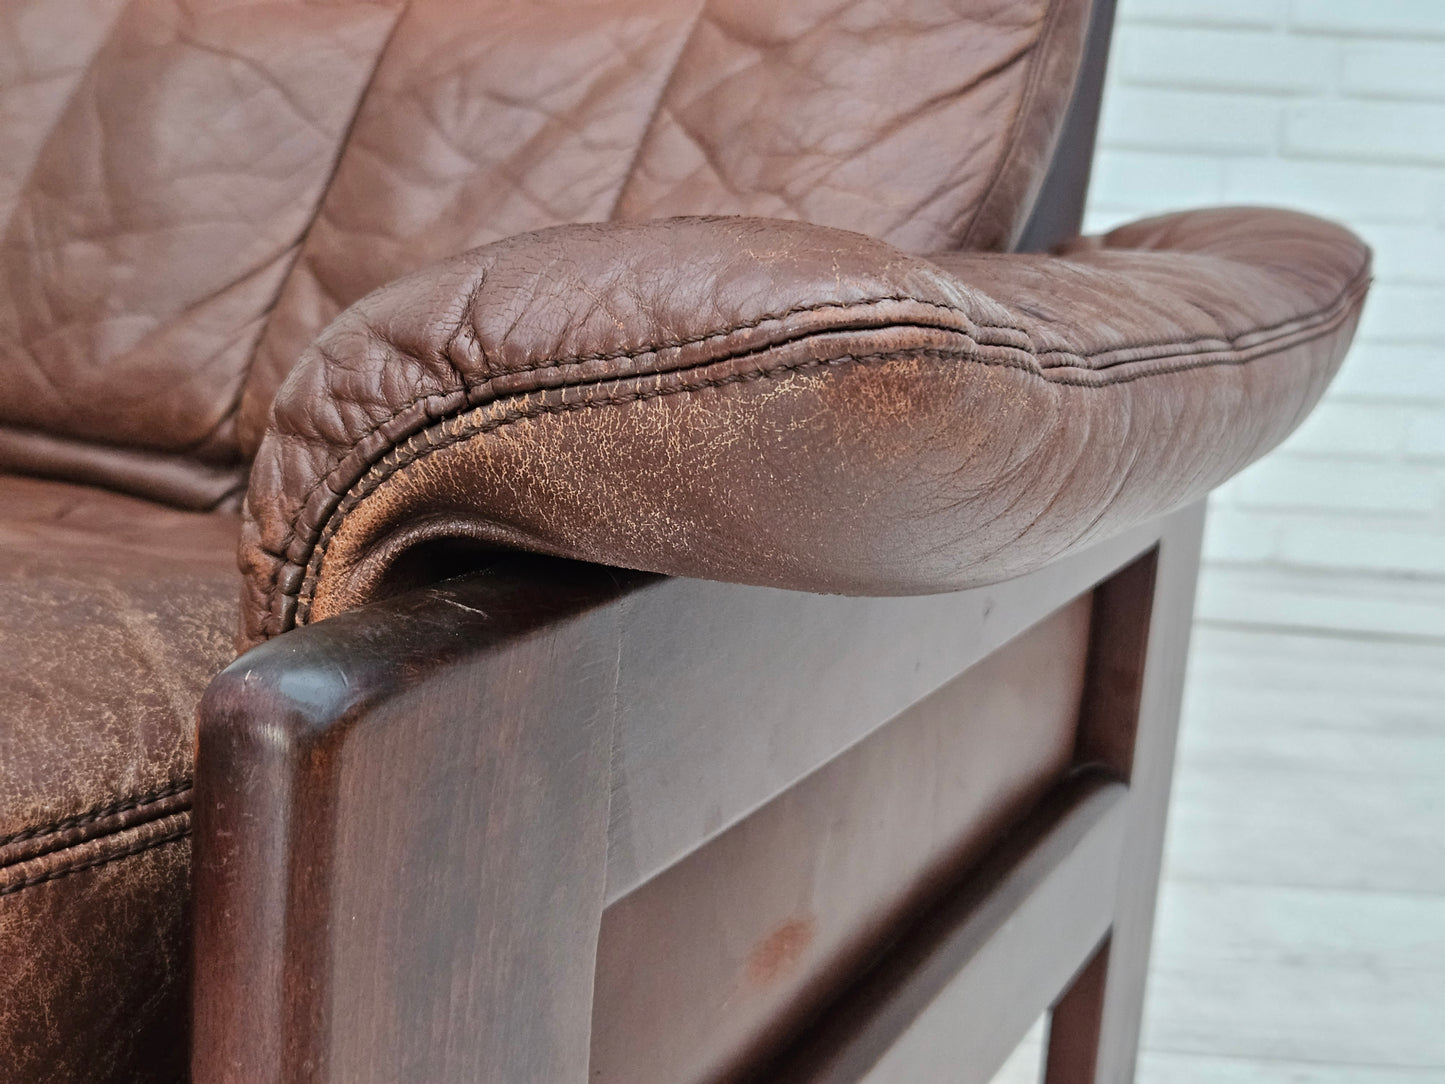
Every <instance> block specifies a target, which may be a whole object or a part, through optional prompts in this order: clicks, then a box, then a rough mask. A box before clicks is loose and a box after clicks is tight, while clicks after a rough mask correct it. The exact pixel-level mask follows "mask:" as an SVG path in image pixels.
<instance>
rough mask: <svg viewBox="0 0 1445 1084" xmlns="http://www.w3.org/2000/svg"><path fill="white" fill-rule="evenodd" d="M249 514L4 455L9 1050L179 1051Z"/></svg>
mask: <svg viewBox="0 0 1445 1084" xmlns="http://www.w3.org/2000/svg"><path fill="white" fill-rule="evenodd" d="M238 527H239V524H238V521H237V518H236V517H235V516H234V515H231V514H227V513H205V514H202V513H188V512H178V511H173V510H170V509H166V508H162V507H160V506H158V505H152V504H150V503H148V502H145V501H141V500H136V499H133V498H130V497H124V496H119V495H116V494H112V493H107V492H105V491H102V490H95V489H88V488H84V487H80V486H73V485H68V484H64V483H59V482H45V481H37V480H32V479H26V478H17V477H11V476H5V475H0V600H3V606H0V659H3V665H0V1065H4V1066H5V1068H6V1076H7V1079H12V1080H45V1081H70V1080H77V1081H79V1080H84V1081H87V1082H96V1081H109V1080H125V1081H135V1080H153V1079H154V1080H175V1079H177V1078H179V1077H181V1076H182V1075H183V1072H184V1064H185V1056H186V1049H185V1046H186V1044H185V1034H186V1032H185V1019H186V1011H187V1005H186V997H185V981H184V980H185V976H186V973H187V970H188V966H189V947H188V943H187V932H186V925H187V923H186V911H187V896H188V878H189V858H190V843H189V839H188V834H189V831H190V779H191V767H192V762H193V755H194V753H193V743H194V734H195V728H194V718H195V705H196V703H197V701H198V700H199V699H200V695H201V692H202V691H203V690H204V688H205V686H206V684H207V683H208V681H209V680H210V678H211V676H212V675H213V674H214V673H215V672H216V671H218V670H219V669H221V667H223V666H224V665H225V664H226V662H228V661H229V660H230V658H231V655H232V652H231V650H230V645H229V640H230V632H231V628H232V625H233V622H234V615H235V607H236V592H237V574H236V568H235V547H236V537H237V532H238Z"/></svg>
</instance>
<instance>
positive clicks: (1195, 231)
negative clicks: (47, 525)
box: [239, 209, 1369, 648]
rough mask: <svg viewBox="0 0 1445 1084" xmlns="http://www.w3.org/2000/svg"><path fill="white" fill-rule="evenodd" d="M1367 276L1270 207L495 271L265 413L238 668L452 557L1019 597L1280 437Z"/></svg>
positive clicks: (603, 248)
mask: <svg viewBox="0 0 1445 1084" xmlns="http://www.w3.org/2000/svg"><path fill="white" fill-rule="evenodd" d="M1368 276H1369V251H1368V249H1366V248H1365V246H1364V245H1363V244H1362V243H1361V242H1360V241H1359V240H1358V239H1357V238H1355V237H1354V236H1353V235H1352V234H1350V233H1349V232H1348V231H1346V230H1344V229H1342V228H1341V227H1338V226H1335V225H1333V224H1330V223H1327V222H1323V221H1321V220H1319V219H1315V218H1310V217H1308V216H1305V215H1299V214H1294V213H1291V212H1285V211H1270V210H1259V209H1236V210H1222V211H1202V212H1194V213H1187V214H1181V215H1174V216H1165V217H1162V218H1159V219H1154V220H1149V221H1145V222H1140V223H1136V224H1133V225H1131V226H1125V227H1123V228H1121V229H1118V230H1116V231H1114V232H1113V233H1111V234H1109V235H1108V236H1106V237H1103V238H1096V239H1086V240H1082V241H1079V242H1076V243H1075V244H1074V245H1072V246H1071V247H1070V248H1069V249H1068V251H1066V252H1064V253H1062V254H1059V255H1002V254H988V253H977V252H973V253H968V252H959V253H949V254H945V255H938V256H935V257H934V258H932V259H923V258H920V257H913V256H908V255H906V254H904V253H903V252H901V251H899V250H898V249H896V248H893V247H892V246H889V245H887V244H885V243H883V242H881V241H877V240H872V239H869V238H866V237H862V236H860V235H856V234H850V233H844V232H842V231H837V230H832V229H827V228H824V227H819V226H812V225H803V224H798V223H790V222H783V221H778V220H768V219H744V218H721V219H680V220H671V221H663V222H655V223H648V224H638V225H610V226H573V227H563V228H559V229H554V230H550V231H543V232H541V233H537V234H532V235H524V236H520V237H515V238H511V239H509V240H507V241H503V242H500V243H497V244H495V245H490V246H486V247H483V248H480V249H477V250H476V251H474V252H471V253H468V254H466V255H464V256H461V257H457V258H455V259H452V260H449V261H444V262H443V263H440V264H438V265H436V266H435V267H433V268H431V269H428V270H426V271H423V272H419V273H417V274H415V275H412V276H409V277H407V278H404V279H402V280H400V281H398V282H396V283H393V284H392V285H391V286H388V287H387V288H386V289H384V290H381V291H378V292H376V293H374V294H372V295H371V296H369V297H368V298H366V299H365V300H364V301H362V302H361V303H359V304H357V305H356V306H354V307H353V308H352V309H350V310H348V312H347V313H346V314H345V315H344V316H343V317H341V318H340V319H339V320H337V321H336V322H335V323H334V324H333V325H332V326H331V327H330V328H329V329H328V330H327V332H326V333H325V334H324V335H322V336H321V338H320V339H319V340H318V341H317V343H316V344H315V346H313V347H312V348H311V349H310V350H309V351H308V352H307V353H306V355H305V356H304V357H303V359H302V361H301V362H300V363H299V365H298V368H297V370H296V371H295V372H294V373H293V374H292V377H291V379H290V380H289V381H288V382H287V384H286V385H285V387H284V388H283V389H282V391H281V393H280V395H279V397H278V400H277V403H276V410H275V420H274V428H273V429H272V430H271V431H270V432H269V433H268V435H267V437H266V439H265V441H264V442H263V444H262V447H261V450H260V453H259V455H258V456H257V459H256V463H255V465H254V468H253V472H252V479H251V488H250V492H249V495H248V498H247V509H248V514H247V521H246V526H245V533H244V536H243V543H242V551H241V555H242V556H241V559H242V566H243V571H244V573H245V577H246V582H245V596H244V602H243V610H242V625H241V632H240V637H239V643H240V646H241V647H243V648H244V647H246V646H249V645H251V644H254V643H256V642H257V641H259V640H261V639H264V638H266V637H268V636H274V635H276V634H278V633H280V632H284V631H286V629H288V628H290V627H292V626H293V625H294V624H297V623H304V622H306V621H308V620H316V619H319V618H322V617H325V616H328V615H330V614H333V613H336V612H338V611H340V610H343V609H347V608H350V607H352V606H356V605H359V604H361V603H362V602H364V601H366V600H367V599H368V598H372V597H375V596H376V595H377V594H378V593H381V592H384V591H385V590H386V589H387V581H388V575H389V571H390V569H391V567H392V566H393V564H394V563H395V561H396V559H397V558H398V557H399V556H400V555H401V554H402V553H404V552H407V551H408V550H410V549H412V548H414V547H417V546H419V545H424V544H426V543H432V542H436V541H438V540H446V539H468V540H472V541H474V542H478V543H481V544H484V545H496V546H509V547H521V548H525V549H531V550H538V551H542V552H546V553H552V554H557V555H561V556H566V557H574V558H580V559H583V560H589V561H598V562H601V563H605V564H612V565H620V566H624V567H629V568H641V569H646V570H650V571H657V572H666V573H672V574H680V575H687V576H699V577H704V578H711V579H721V580H735V581H739V582H745V583H758V584H767V585H772V586H779V587H787V588H796V589H801V590H809V591H825V592H843V593H855V594H901V593H918V592H930V591H940V590H948V589H954V588H960V587H967V586H972V585H978V584H982V583H988V582H993V581H997V580H1000V579H1005V578H1008V577H1012V576H1017V575H1021V574H1023V573H1026V572H1028V571H1031V570H1032V569H1035V568H1038V567H1040V566H1042V565H1044V564H1046V563H1048V562H1049V561H1052V560H1054V559H1055V558H1057V557H1059V556H1061V555H1062V554H1064V553H1066V552H1068V551H1070V550H1072V549H1074V548H1076V547H1079V546H1082V545H1086V544H1087V543H1089V542H1090V541H1093V540H1096V539H1101V538H1103V537H1106V536H1108V535H1109V534H1111V533H1113V532H1116V531H1119V530H1122V529H1124V528H1125V527H1127V526H1129V525H1132V524H1134V523H1137V522H1139V521H1141V520H1144V519H1146V518H1148V517H1150V516H1154V515H1158V514H1161V513H1164V512H1166V511H1169V510H1171V509H1173V508H1176V507H1179V506H1181V505H1183V504H1185V503H1187V502H1189V501H1192V500H1196V499H1198V498H1200V497H1202V496H1203V495H1204V494H1205V493H1207V492H1208V491H1209V489H1211V488H1212V487H1213V486H1215V485H1217V484H1219V483H1220V482H1222V481H1224V480H1225V479H1226V478H1228V477H1230V476H1231V475H1232V474H1234V473H1235V472H1237V471H1238V470H1240V469H1241V468H1242V467H1244V466H1245V465H1246V464H1247V463H1249V462H1251V461H1252V460H1253V459H1255V458H1257V457H1258V456H1260V455H1262V454H1263V453H1264V452H1265V451H1267V450H1268V449H1270V448H1272V447H1273V446H1274V445H1275V444H1277V443H1278V442H1279V441H1280V440H1282V439H1283V438H1284V437H1285V436H1286V435H1287V434H1288V433H1289V432H1290V431H1291V430H1292V429H1293V428H1294V427H1295V425H1297V424H1298V423H1299V422H1300V421H1301V420H1302V419H1303V418H1304V416H1305V414H1306V413H1307V412H1308V411H1309V409H1310V408H1311V407H1312V406H1313V405H1314V403H1315V402H1316V401H1317V400H1318V398H1319V396H1320V395H1321V394H1322V393H1323V391H1324V388H1325V386H1326V384H1327V383H1328V381H1329V379H1330V377H1331V375H1332V374H1333V373H1334V371H1335V369H1336V368H1337V366H1338V365H1339V363H1340V361H1341V360H1342V358H1343V356H1344V351H1345V348H1346V346H1347V345H1348V343H1349V341H1350V337H1351V335H1352V334H1353V330H1354V327H1355V323H1356V320H1357V318H1358V315H1359V309H1360V305H1361V303H1362V301H1363V298H1364V293H1365V290H1366V287H1367V285H1368Z"/></svg>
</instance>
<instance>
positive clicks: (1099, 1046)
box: [1045, 504, 1204, 1084]
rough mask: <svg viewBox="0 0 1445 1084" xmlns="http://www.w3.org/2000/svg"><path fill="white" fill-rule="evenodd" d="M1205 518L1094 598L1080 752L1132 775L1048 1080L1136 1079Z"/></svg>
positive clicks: (1055, 1031)
mask: <svg viewBox="0 0 1445 1084" xmlns="http://www.w3.org/2000/svg"><path fill="white" fill-rule="evenodd" d="M1203 526H1204V507H1203V505H1202V504H1200V505H1198V506H1195V507H1194V508H1191V509H1189V510H1187V511H1186V512H1184V513H1181V514H1179V515H1176V516H1175V517H1173V520H1172V522H1171V523H1170V524H1169V525H1168V527H1167V529H1166V531H1165V533H1164V535H1163V537H1162V538H1161V540H1160V543H1159V546H1158V548H1157V549H1156V550H1155V551H1154V552H1153V553H1152V554H1150V555H1148V556H1146V557H1143V558H1141V559H1140V560H1139V561H1137V562H1135V564H1133V565H1132V566H1130V567H1129V568H1128V569H1125V570H1124V571H1123V572H1121V573H1120V574H1119V575H1117V576H1115V577H1114V578H1113V579H1112V580H1110V581H1109V582H1108V583H1107V584H1105V585H1103V586H1102V587H1101V588H1100V589H1099V591H1098V593H1097V595H1096V597H1095V603H1094V607H1095V608H1094V634H1093V649H1092V654H1091V658H1090V681H1089V686H1088V688H1087V689H1086V692H1085V699H1084V710H1083V717H1082V719H1081V723H1080V737H1079V749H1078V759H1079V761H1080V762H1083V763H1097V764H1102V765H1103V766H1105V767H1107V768H1109V769H1110V770H1111V771H1113V772H1116V773H1117V774H1118V775H1119V776H1120V777H1121V778H1123V779H1125V780H1127V781H1128V783H1129V792H1130V793H1129V810H1128V824H1127V827H1126V829H1125V838H1124V851H1123V859H1122V862H1121V864H1120V879H1119V887H1118V894H1117V897H1116V902H1115V913H1114V920H1113V924H1112V927H1111V929H1110V933H1109V936H1108V937H1107V938H1106V939H1105V941H1104V942H1103V944H1102V945H1100V947H1099V949H1098V951H1097V952H1096V953H1095V955H1094V956H1093V958H1092V959H1091V960H1090V962H1089V963H1088V964H1087V965H1086V966H1085V967H1084V969H1083V970H1082V971H1081V972H1080V973H1079V974H1078V976H1076V978H1075V979H1074V982H1073V984H1072V985H1071V986H1070V987H1069V989H1068V990H1067V991H1066V992H1065V994H1064V996H1063V997H1062V998H1061V999H1060V1000H1059V1001H1058V1003H1057V1004H1056V1005H1055V1006H1054V1010H1053V1019H1052V1023H1051V1026H1050V1030H1049V1049H1048V1062H1047V1068H1046V1075H1045V1080H1046V1082H1047V1084H1127V1082H1128V1081H1131V1080H1132V1079H1133V1078H1134V1067H1135V1061H1136V1058H1137V1053H1138V1047H1139V1035H1140V1024H1141V1021H1142V1017H1143V1009H1144V986H1145V978H1146V975H1147V972H1148V966H1149V948H1150V941H1151V939H1152V937H1153V932H1154V905H1155V901H1156V898H1157V895H1158V885H1159V872H1160V866H1161V860H1162V856H1163V847H1164V827H1165V817H1166V813H1167V811H1168V805H1169V788H1170V782H1171V779H1172V775H1173V770H1174V749H1175V741H1176V737H1177V733H1178V725H1179V709H1180V702H1181V699H1182V696H1183V690H1184V667H1185V658H1186V655H1187V653H1188V648H1189V627H1190V621H1191V619H1192V617H1193V611H1194V587H1195V581H1196V579H1197V576H1198V568H1199V545H1200V536H1201V533H1202V531H1203Z"/></svg>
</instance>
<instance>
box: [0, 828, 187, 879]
mask: <svg viewBox="0 0 1445 1084" xmlns="http://www.w3.org/2000/svg"><path fill="white" fill-rule="evenodd" d="M173 816H174V818H175V824H174V826H173V827H171V828H170V829H169V830H168V831H166V832H163V833H162V834H160V835H158V836H150V837H142V838H140V839H137V840H135V841H134V842H133V843H131V844H129V845H127V846H125V847H123V848H121V849H120V850H118V851H111V852H108V853H106V852H102V853H100V854H96V855H92V856H91V857H89V858H86V859H82V860H77V861H74V862H72V863H70V864H64V865H58V866H53V867H51V868H50V869H46V870H44V871H42V872H40V873H35V874H32V875H30V876H28V877H22V878H21V879H20V880H18V881H15V882H13V883H12V884H7V885H0V897H4V896H9V895H13V894H14V893H16V892H20V891H23V890H24V889H27V888H33V887H34V886H36V885H41V884H47V883H49V882H50V881H58V880H60V879H61V878H62V877H69V876H70V875H71V874H73V873H83V872H84V871H86V870H90V869H96V868H98V867H100V866H107V865H110V863H112V862H118V861H120V860H121V859H124V858H132V857H134V856H135V855H138V854H144V853H145V852H146V851H151V850H154V849H156V848H157V847H163V846H165V845H166V844H167V843H174V842H176V841H177V840H181V839H184V838H186V837H187V836H189V835H190V834H191V814H190V810H185V811H183V812H180V813H176V814H173ZM148 823H154V822H148ZM116 834H119V833H116ZM101 838H104V837H101ZM52 853H55V852H52ZM23 864H24V863H17V864H16V865H15V866H10V867H8V868H10V869H15V868H17V867H18V866H19V865H23Z"/></svg>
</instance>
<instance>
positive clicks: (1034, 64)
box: [958, 0, 1068, 248]
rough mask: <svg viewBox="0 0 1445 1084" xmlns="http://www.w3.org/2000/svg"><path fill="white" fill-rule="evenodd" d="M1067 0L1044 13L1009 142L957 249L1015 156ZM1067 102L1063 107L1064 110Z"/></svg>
mask: <svg viewBox="0 0 1445 1084" xmlns="http://www.w3.org/2000/svg"><path fill="white" fill-rule="evenodd" d="M1066 2H1067V0H1053V2H1052V3H1051V4H1050V5H1049V10H1048V12H1047V13H1046V14H1045V15H1044V25H1043V27H1042V28H1040V30H1039V36H1038V37H1037V38H1036V39H1034V46H1033V55H1032V56H1030V57H1029V62H1028V63H1029V71H1028V76H1027V78H1026V81H1025V83H1024V91H1023V93H1022V94H1021V95H1020V96H1019V107H1018V110H1017V111H1016V112H1015V113H1014V115H1013V119H1012V120H1011V121H1010V123H1009V131H1008V141H1007V142H1006V143H1005V144H1004V146H1005V148H1006V150H1005V151H1004V153H1003V154H1002V155H1000V156H999V160H998V164H997V165H996V166H994V169H993V176H992V177H990V178H989V181H988V187H987V188H985V189H984V190H983V196H982V197H981V198H980V199H979V201H978V204H977V206H976V207H975V208H974V211H973V215H972V217H971V218H969V220H968V227H967V229H965V230H964V231H963V235H962V237H961V238H960V239H959V241H958V247H959V248H967V247H968V244H969V241H970V240H971V238H972V237H973V236H974V233H975V232H976V231H977V230H978V224H979V222H981V221H982V220H983V213H984V211H985V210H986V209H988V206H989V203H990V201H991V200H992V199H993V194H994V190H995V189H996V188H998V185H999V182H1000V181H1001V180H1002V179H1003V177H1004V174H1005V173H1006V172H1007V171H1008V167H1009V164H1010V163H1011V162H1013V161H1014V159H1015V158H1016V157H1017V155H1018V153H1019V152H1018V136H1019V132H1020V131H1021V130H1022V128H1023V127H1024V124H1025V123H1026V121H1027V119H1028V115H1029V109H1030V107H1031V106H1032V105H1033V102H1034V99H1035V98H1036V97H1038V88H1039V86H1040V85H1041V84H1042V83H1043V72H1044V68H1045V67H1046V66H1047V65H1046V64H1045V62H1044V60H1043V59H1042V58H1043V57H1045V56H1046V54H1047V51H1048V46H1049V38H1050V37H1052V35H1053V32H1054V28H1055V27H1057V26H1058V24H1059V19H1060V17H1061V16H1060V15H1059V12H1060V11H1062V10H1063V7H1064V3H1066ZM1067 108H1068V107H1067V105H1066V106H1065V109H1066V110H1067Z"/></svg>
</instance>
